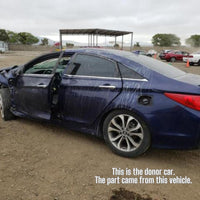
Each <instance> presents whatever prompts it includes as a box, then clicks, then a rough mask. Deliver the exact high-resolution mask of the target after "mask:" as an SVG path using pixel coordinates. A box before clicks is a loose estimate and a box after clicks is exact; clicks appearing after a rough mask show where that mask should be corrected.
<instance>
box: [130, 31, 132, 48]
mask: <svg viewBox="0 0 200 200" xmlns="http://www.w3.org/2000/svg"><path fill="white" fill-rule="evenodd" d="M132 48H133V33H131V46H130V51H132Z"/></svg>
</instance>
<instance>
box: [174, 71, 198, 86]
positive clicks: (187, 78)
mask: <svg viewBox="0 0 200 200" xmlns="http://www.w3.org/2000/svg"><path fill="white" fill-rule="evenodd" d="M174 79H176V80H178V81H181V82H184V83H189V84H192V85H196V86H200V75H196V74H190V73H187V74H185V75H183V76H179V77H176V78H174Z"/></svg>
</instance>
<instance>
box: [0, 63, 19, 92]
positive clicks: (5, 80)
mask: <svg viewBox="0 0 200 200" xmlns="http://www.w3.org/2000/svg"><path fill="white" fill-rule="evenodd" d="M20 68H21V67H19V66H17V65H15V66H12V67H4V68H1V69H0V88H2V87H9V84H10V82H12V81H13V79H14V78H15V77H16V76H17V74H18V72H19V71H20Z"/></svg>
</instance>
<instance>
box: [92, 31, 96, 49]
mask: <svg viewBox="0 0 200 200" xmlns="http://www.w3.org/2000/svg"><path fill="white" fill-rule="evenodd" d="M92 46H93V47H94V46H95V35H94V34H93V45H92Z"/></svg>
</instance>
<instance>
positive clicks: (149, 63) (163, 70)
mask: <svg viewBox="0 0 200 200" xmlns="http://www.w3.org/2000/svg"><path fill="white" fill-rule="evenodd" d="M115 53H116V54H118V55H119V56H122V57H125V58H127V59H129V60H132V61H134V62H136V63H139V64H141V65H143V66H145V67H147V68H149V69H151V70H153V71H155V72H158V73H160V74H162V75H164V76H167V77H169V78H175V77H178V76H184V75H185V74H186V73H185V72H183V71H182V70H180V69H177V68H176V67H173V66H171V65H169V64H166V63H164V62H161V61H158V60H156V59H154V58H149V57H147V56H139V55H136V54H133V53H130V52H125V51H123V52H121V51H120V52H117V51H116V52H115Z"/></svg>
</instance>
